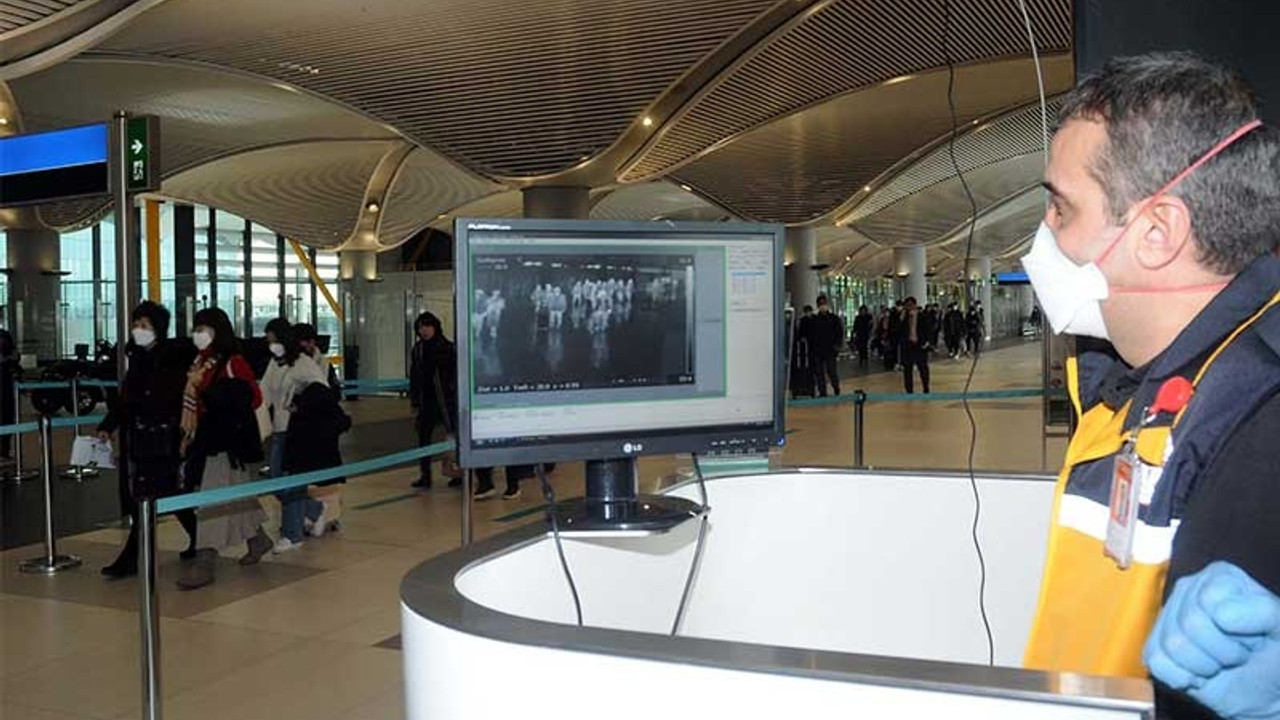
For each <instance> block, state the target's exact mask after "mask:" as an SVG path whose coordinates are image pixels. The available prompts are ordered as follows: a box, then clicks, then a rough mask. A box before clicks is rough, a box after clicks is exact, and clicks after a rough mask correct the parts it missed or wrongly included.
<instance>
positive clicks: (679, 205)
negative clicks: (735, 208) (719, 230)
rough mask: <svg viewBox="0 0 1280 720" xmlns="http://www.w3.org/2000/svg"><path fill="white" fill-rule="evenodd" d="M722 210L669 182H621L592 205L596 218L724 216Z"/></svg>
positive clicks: (592, 214) (633, 218) (593, 214)
mask: <svg viewBox="0 0 1280 720" xmlns="http://www.w3.org/2000/svg"><path fill="white" fill-rule="evenodd" d="M727 214H728V213H726V212H725V211H724V210H722V209H720V208H717V207H716V206H714V205H712V204H711V203H709V202H707V201H706V200H703V199H702V198H700V197H698V196H697V195H694V194H693V193H691V192H689V191H687V190H684V189H682V188H681V187H679V186H678V185H673V184H671V183H668V182H651V183H643V184H640V185H624V186H623V187H620V188H618V189H617V190H614V191H613V192H611V193H609V194H608V195H607V196H605V197H604V199H602V200H601V201H600V202H598V203H596V204H595V206H594V207H592V208H591V217H592V218H593V219H597V220H668V219H683V218H691V217H695V216H697V217H717V218H718V217H723V216H725V215H727Z"/></svg>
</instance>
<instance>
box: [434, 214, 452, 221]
mask: <svg viewBox="0 0 1280 720" xmlns="http://www.w3.org/2000/svg"><path fill="white" fill-rule="evenodd" d="M448 217H449V213H440V214H439V215H437V216H436V219H437V220H445V219H447V218H448Z"/></svg>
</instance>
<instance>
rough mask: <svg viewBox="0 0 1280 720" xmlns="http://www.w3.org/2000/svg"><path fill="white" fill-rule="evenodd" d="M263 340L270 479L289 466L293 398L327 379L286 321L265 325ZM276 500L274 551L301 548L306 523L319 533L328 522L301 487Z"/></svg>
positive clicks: (280, 319)
mask: <svg viewBox="0 0 1280 720" xmlns="http://www.w3.org/2000/svg"><path fill="white" fill-rule="evenodd" d="M304 329H305V328H304ZM266 340H267V343H268V344H267V348H268V349H269V350H270V351H271V356H272V359H271V362H270V363H269V364H268V365H267V372H266V374H265V375H263V377H262V400H263V402H265V403H266V404H267V409H268V410H269V411H270V412H271V439H270V448H271V450H270V456H269V459H268V462H269V463H270V467H271V476H272V477H281V476H283V475H285V468H286V467H288V466H289V465H290V464H291V463H290V462H289V459H288V458H287V456H286V453H285V441H286V437H287V433H288V431H289V421H290V418H291V417H292V415H293V412H294V402H293V401H294V397H295V396H296V395H297V394H298V393H299V392H301V391H302V389H303V388H305V387H307V386H308V385H311V384H312V383H319V384H321V385H324V386H326V387H327V386H328V379H327V378H326V377H325V376H324V374H323V373H322V372H321V371H320V366H318V365H316V362H315V361H314V360H312V359H311V356H310V355H307V354H306V353H304V352H302V345H301V343H300V342H299V341H298V337H297V335H296V334H295V332H294V329H293V328H292V327H290V326H289V321H287V320H285V319H284V318H276V319H275V320H272V321H271V322H269V323H267V330H266ZM276 499H278V500H279V501H280V539H279V540H276V543H275V547H274V551H275V552H277V553H282V552H288V551H290V550H293V549H295V548H297V547H299V546H301V545H302V541H303V539H304V535H305V529H306V528H305V525H306V521H307V520H310V521H311V522H312V525H313V527H316V528H319V532H320V533H321V534H323V532H324V527H325V524H326V523H327V522H328V518H326V517H324V505H323V504H322V503H321V502H320V501H318V500H313V499H311V497H310V496H308V495H307V489H306V488H305V487H302V488H291V489H289V490H283V491H281V492H279V493H277V494H276Z"/></svg>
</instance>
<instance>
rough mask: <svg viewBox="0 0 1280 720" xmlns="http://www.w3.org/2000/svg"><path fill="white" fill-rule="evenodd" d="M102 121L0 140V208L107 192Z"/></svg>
mask: <svg viewBox="0 0 1280 720" xmlns="http://www.w3.org/2000/svg"><path fill="white" fill-rule="evenodd" d="M109 137H110V132H109V131H108V126H107V124H106V123H102V124H99V125H85V126H81V127H73V128H66V129H63V130H54V131H51V132H42V133H32V134H29V135H14V136H12V137H6V138H0V207H3V206H8V205H27V204H32V203H44V202H51V201H54V200H63V199H67V198H74V197H84V196H88V195H101V194H105V193H107V192H108V191H109V190H110V183H109V179H108V178H109V173H108V171H107V168H108V160H107V158H108V146H109V142H108V140H109Z"/></svg>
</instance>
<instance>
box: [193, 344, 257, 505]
mask: <svg viewBox="0 0 1280 720" xmlns="http://www.w3.org/2000/svg"><path fill="white" fill-rule="evenodd" d="M220 370H221V366H219V368H218V369H217V370H215V372H218V375H219V376H218V377H217V379H215V380H214V381H213V383H212V384H210V385H209V387H208V388H206V389H205V391H204V394H203V395H202V396H201V403H202V404H203V405H204V414H203V415H202V416H201V417H200V424H199V426H198V427H197V428H196V437H195V439H194V440H192V442H191V446H190V447H188V448H187V458H188V460H189V461H191V462H192V464H191V465H189V466H188V471H187V472H188V475H187V478H188V479H189V480H198V478H200V477H201V476H202V475H203V474H204V465H203V459H204V458H207V457H211V456H213V455H217V454H218V453H224V452H225V453H227V455H228V456H229V457H230V459H231V464H232V466H238V467H243V466H245V465H248V464H250V463H256V462H262V460H263V454H262V438H261V436H260V435H259V434H258V418H257V416H256V415H255V414H254V411H253V387H252V386H250V385H249V383H248V382H247V381H245V380H241V379H239V378H232V377H226V376H225V375H224V374H222V372H220ZM197 464H198V467H197ZM197 469H198V470H199V472H198V473H196V470H197Z"/></svg>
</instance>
